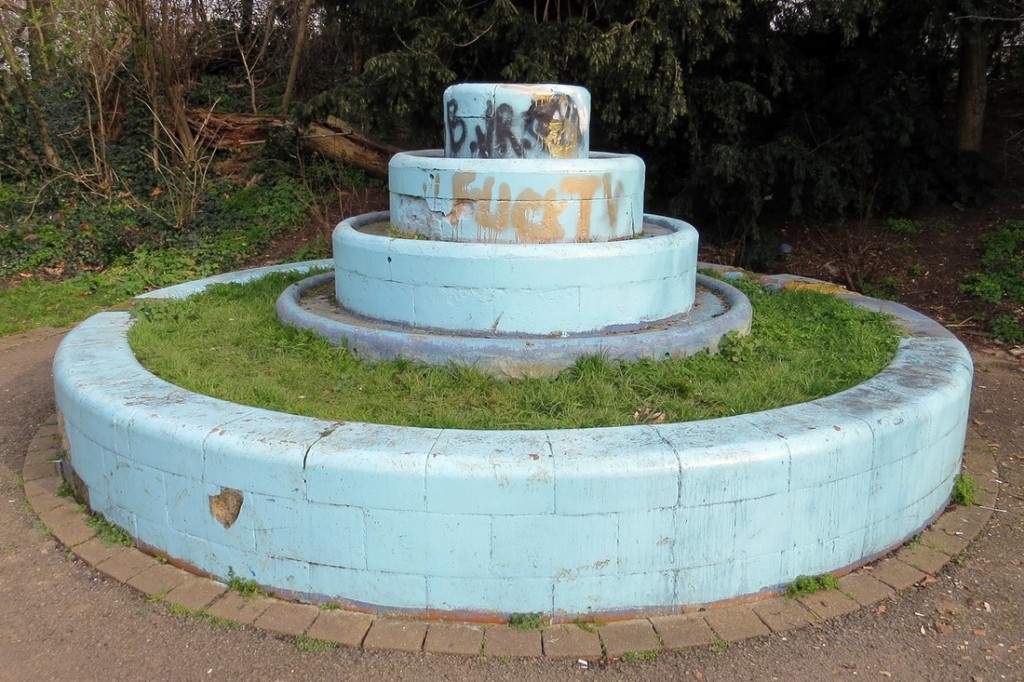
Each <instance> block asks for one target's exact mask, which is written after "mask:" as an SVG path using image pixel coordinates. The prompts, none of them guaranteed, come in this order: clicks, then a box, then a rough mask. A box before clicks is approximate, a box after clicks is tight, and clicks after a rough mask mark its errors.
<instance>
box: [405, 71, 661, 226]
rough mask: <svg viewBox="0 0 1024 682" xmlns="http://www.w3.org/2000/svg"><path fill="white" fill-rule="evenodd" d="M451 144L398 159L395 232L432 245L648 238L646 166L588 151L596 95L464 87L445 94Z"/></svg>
mask: <svg viewBox="0 0 1024 682" xmlns="http://www.w3.org/2000/svg"><path fill="white" fill-rule="evenodd" d="M444 113H445V144H444V151H443V153H442V152H441V151H440V150H430V151H419V152H406V153H403V154H398V155H396V156H395V157H394V158H393V159H392V161H391V166H390V173H389V181H390V191H391V222H392V225H393V227H394V229H396V230H398V231H400V232H404V233H406V234H419V235H423V236H425V237H428V238H430V239H440V240H445V241H465V242H484V243H532V244H540V243H560V242H561V243H571V242H593V241H610V240H616V239H625V238H630V237H634V236H638V235H639V234H640V233H641V232H642V230H643V194H644V163H643V161H642V160H641V159H640V158H639V157H637V156H633V155H628V154H603V153H599V152H593V153H592V152H590V93H588V92H587V91H586V90H585V89H584V88H581V87H577V86H572V85H513V84H494V83H464V84H460V85H453V86H451V87H450V88H448V89H447V90H446V91H445V93H444Z"/></svg>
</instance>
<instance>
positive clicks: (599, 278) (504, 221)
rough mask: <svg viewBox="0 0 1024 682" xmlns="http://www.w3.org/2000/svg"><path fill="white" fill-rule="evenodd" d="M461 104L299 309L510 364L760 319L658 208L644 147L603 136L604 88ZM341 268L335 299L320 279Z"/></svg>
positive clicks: (350, 228)
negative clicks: (597, 135)
mask: <svg viewBox="0 0 1024 682" xmlns="http://www.w3.org/2000/svg"><path fill="white" fill-rule="evenodd" d="M444 107H445V112H446V114H447V117H446V125H445V129H446V135H445V140H446V144H445V149H444V151H443V153H442V152H441V151H440V150H435V151H425V152H407V153H402V154H397V155H396V156H395V157H394V158H393V159H392V160H391V164H390V191H391V212H390V215H389V214H387V213H377V214H371V215H364V216H359V217H356V218H352V219H349V220H346V221H344V222H343V223H341V224H340V225H339V226H338V228H337V229H336V230H335V231H334V272H333V273H331V274H329V275H326V276H322V277H317V278H312V279H310V280H307V281H305V282H302V283H300V284H297V285H296V286H295V287H293V288H292V289H291V290H289V291H288V292H286V294H285V295H284V296H282V298H281V300H280V302H279V303H278V311H279V313H280V315H281V318H282V319H283V320H284V321H286V322H288V323H290V324H294V325H297V326H300V327H307V328H311V329H315V330H317V331H318V332H319V333H321V334H323V335H324V336H326V337H328V338H329V339H331V340H332V341H333V342H335V343H339V344H340V343H344V344H345V345H346V346H347V347H348V348H349V350H350V351H352V352H354V353H356V354H358V355H360V356H362V357H365V358H367V359H379V358H391V357H406V358H412V359H416V360H420V361H423V362H428V363H440V364H443V363H445V362H459V363H463V364H471V365H474V366H476V367H478V368H481V369H484V370H488V371H492V372H496V373H502V374H510V375H523V374H544V373H553V372H556V371H558V370H560V369H563V368H565V367H567V366H569V365H571V364H572V363H573V362H574V361H575V359H576V358H578V357H579V356H581V355H594V354H599V353H600V354H603V355H606V356H608V357H610V358H613V359H621V360H635V359H638V358H643V357H650V358H668V357H680V356H684V355H691V354H693V353H695V352H697V351H699V350H704V349H707V348H712V349H713V348H715V347H717V345H718V342H719V340H720V339H721V338H722V336H724V335H725V334H726V333H728V332H730V331H735V332H739V333H746V332H747V330H749V328H750V315H751V311H750V305H749V303H748V302H747V300H746V298H745V297H744V296H743V295H742V294H740V293H739V292H738V291H737V290H736V289H734V288H733V287H730V286H728V285H726V284H723V283H721V282H720V281H718V280H715V279H711V278H706V277H702V276H698V275H697V231H696V230H695V229H694V228H693V227H692V226H691V225H689V224H687V223H684V222H682V221H681V220H674V219H672V218H664V217H660V216H651V215H644V213H643V194H644V191H643V188H644V163H643V161H641V160H640V159H639V158H638V157H636V156H632V155H628V154H602V153H591V152H590V151H589V149H590V145H589V128H588V122H589V120H590V95H589V93H588V92H587V91H586V90H584V89H583V88H579V87H572V86H563V85H559V86H552V85H539V86H538V85H534V86H518V85H490V84H486V85H484V84H470V85H457V86H453V87H451V88H449V89H448V90H447V91H445V95H444ZM698 281H699V282H700V286H699V287H698V286H697V283H698ZM325 282H326V283H330V282H333V283H334V298H333V299H330V298H329V297H327V296H325V295H323V294H321V295H320V296H308V295H305V294H306V292H309V291H316V290H317V288H318V287H322V285H323V284H324V283H325Z"/></svg>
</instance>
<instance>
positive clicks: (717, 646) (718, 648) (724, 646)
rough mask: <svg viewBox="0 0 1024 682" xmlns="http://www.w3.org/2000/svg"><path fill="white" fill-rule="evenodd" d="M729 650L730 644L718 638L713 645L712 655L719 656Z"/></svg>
mask: <svg viewBox="0 0 1024 682" xmlns="http://www.w3.org/2000/svg"><path fill="white" fill-rule="evenodd" d="M728 650H729V642H727V641H725V640H724V639H722V638H721V637H716V638H715V641H714V642H712V644H711V653H713V654H715V655H718V654H724V653H725V652H726V651H728Z"/></svg>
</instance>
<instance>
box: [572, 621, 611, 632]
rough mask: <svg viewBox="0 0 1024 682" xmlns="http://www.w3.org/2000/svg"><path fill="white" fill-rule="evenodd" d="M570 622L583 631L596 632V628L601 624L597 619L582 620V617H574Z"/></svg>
mask: <svg viewBox="0 0 1024 682" xmlns="http://www.w3.org/2000/svg"><path fill="white" fill-rule="evenodd" d="M572 624H573V625H575V626H576V627H578V628H579V629H580V630H583V631H584V632H597V628H599V627H601V625H603V623H599V622H597V621H587V620H583V619H582V618H576V619H574V620H573V621H572Z"/></svg>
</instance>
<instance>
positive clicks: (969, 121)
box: [956, 21, 988, 152]
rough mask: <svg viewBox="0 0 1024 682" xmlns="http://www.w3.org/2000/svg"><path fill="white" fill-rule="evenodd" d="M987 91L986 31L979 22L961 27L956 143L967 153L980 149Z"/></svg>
mask: <svg viewBox="0 0 1024 682" xmlns="http://www.w3.org/2000/svg"><path fill="white" fill-rule="evenodd" d="M987 94H988V32H987V31H986V30H985V26H984V24H983V23H982V22H980V21H972V22H970V23H968V24H966V25H965V26H964V27H963V28H962V29H961V30H960V76H959V80H958V82H957V101H956V144H957V147H958V148H960V149H961V150H963V151H967V152H978V151H981V139H982V133H983V132H984V128H985V100H986V97H987Z"/></svg>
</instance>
